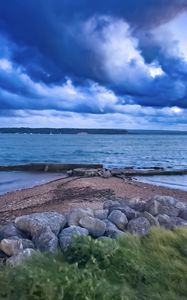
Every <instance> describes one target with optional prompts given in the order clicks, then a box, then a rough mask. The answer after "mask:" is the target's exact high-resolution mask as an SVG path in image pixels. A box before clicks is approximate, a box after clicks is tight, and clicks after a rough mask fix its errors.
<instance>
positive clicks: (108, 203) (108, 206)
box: [103, 200, 120, 210]
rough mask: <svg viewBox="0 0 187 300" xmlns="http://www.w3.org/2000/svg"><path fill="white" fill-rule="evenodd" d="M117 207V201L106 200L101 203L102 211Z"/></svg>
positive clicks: (118, 203)
mask: <svg viewBox="0 0 187 300" xmlns="http://www.w3.org/2000/svg"><path fill="white" fill-rule="evenodd" d="M118 206H120V202H119V201H118V200H107V201H105V202H104V203H103V209H109V210H110V209H111V208H114V209H117V207H118Z"/></svg>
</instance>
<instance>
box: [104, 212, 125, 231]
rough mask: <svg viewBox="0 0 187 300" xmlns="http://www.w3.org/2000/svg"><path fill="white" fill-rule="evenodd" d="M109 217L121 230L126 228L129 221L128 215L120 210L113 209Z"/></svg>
mask: <svg viewBox="0 0 187 300" xmlns="http://www.w3.org/2000/svg"><path fill="white" fill-rule="evenodd" d="M108 219H109V221H111V222H112V223H113V224H115V225H116V226H117V227H118V228H119V229H121V230H124V229H125V226H126V225H127V223H128V220H127V217H126V215H125V214H124V213H122V212H121V211H120V210H113V211H112V212H111V213H110V215H109V216H108Z"/></svg>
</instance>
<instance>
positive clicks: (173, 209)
mask: <svg viewBox="0 0 187 300" xmlns="http://www.w3.org/2000/svg"><path fill="white" fill-rule="evenodd" d="M177 203H178V202H177V200H176V199H175V198H173V197H170V196H155V197H154V198H153V199H152V200H150V201H149V202H148V203H147V211H148V212H149V213H150V214H152V215H153V216H157V215H159V214H166V215H168V216H171V217H177V216H178V215H179V212H180V208H179V207H178V206H177Z"/></svg>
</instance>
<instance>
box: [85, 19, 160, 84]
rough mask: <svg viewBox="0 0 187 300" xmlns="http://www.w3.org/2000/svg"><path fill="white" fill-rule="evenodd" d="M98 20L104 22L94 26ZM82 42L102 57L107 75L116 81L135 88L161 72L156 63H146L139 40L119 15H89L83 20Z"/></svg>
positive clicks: (98, 22)
mask: <svg viewBox="0 0 187 300" xmlns="http://www.w3.org/2000/svg"><path fill="white" fill-rule="evenodd" d="M98 24H104V25H103V26H102V27H101V28H102V29H100V30H97V27H98ZM83 36H84V43H87V45H88V47H89V48H90V49H92V51H94V52H95V53H96V55H97V56H99V57H102V68H103V71H104V72H105V75H106V76H108V79H109V80H111V81H112V82H113V83H115V84H120V85H124V86H128V84H132V85H133V87H134V88H139V87H141V84H142V83H144V82H145V80H148V81H149V80H152V78H154V77H156V76H160V75H162V74H163V70H162V69H161V67H160V66H159V65H157V66H156V65H152V64H150V65H149V64H146V63H145V61H144V59H143V57H142V55H141V53H140V51H139V49H138V46H139V45H138V40H137V39H136V38H135V37H133V36H132V32H131V28H130V26H129V24H128V23H126V22H125V21H124V20H122V19H115V18H112V17H108V16H99V17H98V16H97V17H92V18H91V19H89V20H88V21H87V22H86V23H84V24H83Z"/></svg>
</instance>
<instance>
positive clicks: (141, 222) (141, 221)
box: [127, 217, 151, 236]
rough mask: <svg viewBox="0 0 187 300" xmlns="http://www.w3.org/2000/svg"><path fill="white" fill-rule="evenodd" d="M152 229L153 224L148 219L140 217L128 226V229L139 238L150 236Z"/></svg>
mask: <svg viewBox="0 0 187 300" xmlns="http://www.w3.org/2000/svg"><path fill="white" fill-rule="evenodd" d="M150 228H151V224H150V223H149V221H148V220H147V218H144V217H139V218H137V219H133V220H131V221H129V223H128V225H127V229H128V231H129V232H130V233H132V234H137V235H139V236H144V235H146V234H148V232H149V230H150Z"/></svg>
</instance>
